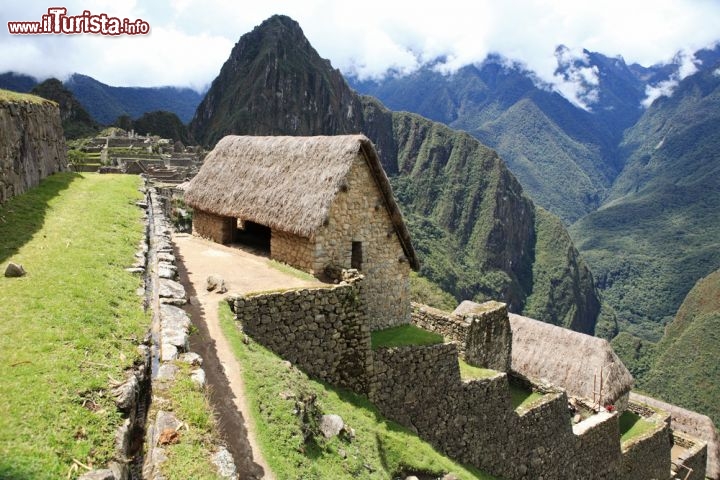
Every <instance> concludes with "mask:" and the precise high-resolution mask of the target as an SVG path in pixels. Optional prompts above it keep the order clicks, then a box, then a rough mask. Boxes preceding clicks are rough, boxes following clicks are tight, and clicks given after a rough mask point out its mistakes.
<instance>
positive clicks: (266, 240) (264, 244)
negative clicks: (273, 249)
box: [235, 220, 271, 254]
mask: <svg viewBox="0 0 720 480" xmlns="http://www.w3.org/2000/svg"><path fill="white" fill-rule="evenodd" d="M270 235H271V230H270V227H268V226H266V225H262V224H260V223H255V222H251V221H250V220H238V221H237V229H236V230H235V242H236V243H240V244H242V245H245V246H248V247H252V248H253V249H256V250H258V251H259V253H262V254H270Z"/></svg>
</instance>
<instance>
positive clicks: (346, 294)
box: [233, 279, 372, 393]
mask: <svg viewBox="0 0 720 480" xmlns="http://www.w3.org/2000/svg"><path fill="white" fill-rule="evenodd" d="M361 282H362V280H360V279H357V280H355V281H354V282H352V283H351V284H347V283H345V284H340V285H337V286H333V287H330V288H318V289H299V290H288V291H285V292H278V293H266V294H259V295H254V296H240V297H237V298H235V300H234V302H233V303H234V312H235V315H236V318H237V319H238V320H239V321H240V323H241V325H242V328H243V330H244V331H245V333H247V334H248V335H250V336H252V337H253V338H254V339H255V340H257V341H258V342H260V343H261V344H263V345H264V346H266V347H268V348H269V349H271V350H272V351H274V352H275V353H277V354H278V355H280V356H282V357H283V358H285V359H287V360H289V361H290V362H292V363H293V364H295V365H297V366H298V367H299V368H301V369H302V370H304V371H305V372H307V373H308V374H309V375H312V376H315V377H317V378H319V379H321V380H324V381H327V382H330V383H332V384H335V385H339V386H342V387H345V388H349V389H351V390H354V391H355V392H358V393H366V392H367V375H368V374H369V373H370V372H371V371H372V365H371V363H370V355H371V353H370V329H369V328H368V324H367V317H366V313H365V311H364V308H363V306H362V302H361V301H360V299H359V298H358V296H359V295H361V292H362V287H361V286H360V284H361Z"/></svg>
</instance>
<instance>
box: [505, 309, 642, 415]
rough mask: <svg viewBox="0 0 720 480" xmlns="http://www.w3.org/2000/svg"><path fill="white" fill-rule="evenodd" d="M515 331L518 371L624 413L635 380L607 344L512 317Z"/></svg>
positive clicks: (515, 367)
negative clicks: (611, 406)
mask: <svg viewBox="0 0 720 480" xmlns="http://www.w3.org/2000/svg"><path fill="white" fill-rule="evenodd" d="M510 328H511V329H512V369H513V370H514V371H516V372H518V373H519V374H521V375H523V376H525V377H528V378H530V379H533V380H546V381H548V382H549V383H551V384H553V385H557V386H559V387H562V388H564V389H565V390H566V391H567V392H568V395H571V396H575V397H579V398H582V399H586V400H588V401H590V402H592V403H596V404H598V405H599V406H605V405H608V404H610V405H613V406H615V407H616V408H617V409H619V410H624V409H625V407H626V405H627V401H628V397H629V393H630V390H631V389H632V387H633V383H634V379H633V377H632V375H631V374H630V372H629V371H628V369H627V368H626V367H625V365H624V364H623V363H622V361H621V360H620V359H619V358H618V356H617V355H616V354H615V352H614V351H613V349H612V347H611V346H610V344H609V343H608V342H607V340H604V339H601V338H597V337H591V336H590V335H586V334H584V333H579V332H575V331H572V330H568V329H566V328H562V327H558V326H555V325H551V324H549V323H544V322H541V321H538V320H533V319H532V318H527V317H522V316H520V315H515V314H513V313H511V314H510ZM601 380H602V389H601Z"/></svg>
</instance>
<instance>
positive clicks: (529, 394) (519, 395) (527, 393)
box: [510, 382, 543, 410]
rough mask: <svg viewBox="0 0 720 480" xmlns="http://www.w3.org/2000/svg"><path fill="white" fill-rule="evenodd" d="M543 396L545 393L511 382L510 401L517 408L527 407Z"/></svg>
mask: <svg viewBox="0 0 720 480" xmlns="http://www.w3.org/2000/svg"><path fill="white" fill-rule="evenodd" d="M542 397H543V394H542V393H540V392H533V391H531V390H527V389H525V388H523V387H521V386H519V385H516V384H514V383H512V382H510V401H511V402H512V406H513V408H514V409H516V410H517V409H518V408H520V407H527V406H528V405H530V404H531V403H532V402H534V401H535V400H538V399H540V398H542Z"/></svg>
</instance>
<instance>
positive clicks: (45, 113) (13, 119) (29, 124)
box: [0, 99, 67, 203]
mask: <svg viewBox="0 0 720 480" xmlns="http://www.w3.org/2000/svg"><path fill="white" fill-rule="evenodd" d="M38 100H41V99H38ZM63 135H64V134H63V129H62V125H61V123H60V110H59V109H58V106H57V105H56V104H55V103H53V102H50V101H47V100H41V101H39V102H38V103H31V102H28V101H12V102H0V203H3V202H5V201H6V200H8V199H9V198H10V197H13V196H15V195H19V194H21V193H23V192H26V191H27V190H29V189H30V188H32V187H35V186H37V185H38V184H39V183H40V180H42V179H43V178H45V177H47V176H48V175H51V174H53V173H56V172H61V171H65V170H67V160H66V157H65V137H64V136H63Z"/></svg>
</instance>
